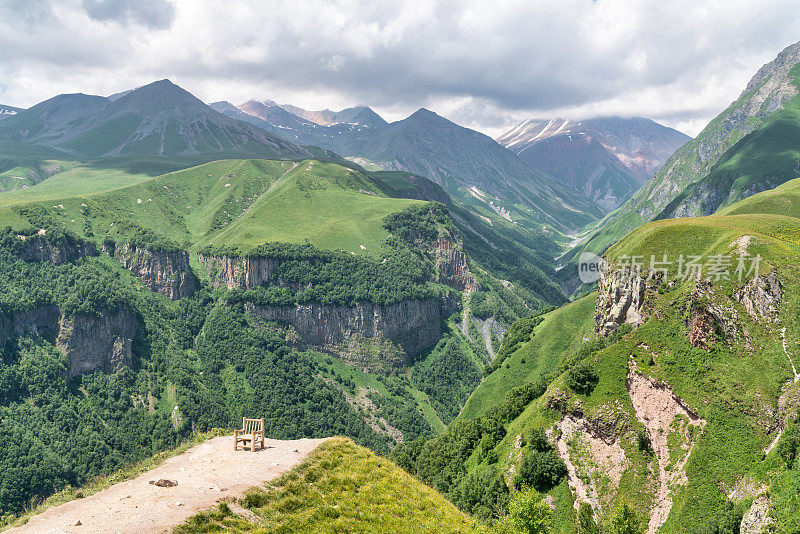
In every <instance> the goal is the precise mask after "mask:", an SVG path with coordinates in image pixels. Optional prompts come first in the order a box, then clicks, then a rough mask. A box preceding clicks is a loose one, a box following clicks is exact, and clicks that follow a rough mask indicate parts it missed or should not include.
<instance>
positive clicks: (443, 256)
mask: <svg viewBox="0 0 800 534" xmlns="http://www.w3.org/2000/svg"><path fill="white" fill-rule="evenodd" d="M433 255H434V258H435V262H436V281H437V282H439V283H440V284H445V285H448V286H450V287H452V288H453V289H458V290H459V291H466V292H470V291H475V290H477V289H480V286H479V285H478V283H477V282H476V281H475V278H474V277H473V276H472V272H471V271H470V270H469V266H468V265H467V255H466V254H464V251H463V250H462V249H461V243H460V240H459V242H456V241H455V240H453V239H452V238H450V237H447V236H439V238H438V239H437V240H436V248H435V249H434V252H433Z"/></svg>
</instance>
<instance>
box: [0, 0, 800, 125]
mask: <svg viewBox="0 0 800 534" xmlns="http://www.w3.org/2000/svg"><path fill="white" fill-rule="evenodd" d="M8 1H10V2H13V3H14V4H15V5H17V6H20V7H19V8H20V9H23V8H24V7H25V6H26V5H27V3H26V2H22V1H20V0H8ZM49 3H50V4H51V5H52V8H53V9H52V11H54V12H55V13H56V15H55V17H56V18H57V19H58V20H57V21H56V22H54V21H53V20H52V19H53V17H52V16H51V17H50V19H51V20H50V21H49V22H48V21H47V18H46V17H44V18H42V19H41V21H40V23H39V25H38V26H37V28H35V30H36V31H17V32H15V31H13V29H14V28H13V23H12V27H11V30H12V31H7V28H6V27H4V21H3V20H0V69H3V68H4V67H5V68H6V69H8V71H9V73H10V78H9V79H5V80H3V81H4V83H6V84H8V85H9V90H8V94H10V95H14V94H19V93H21V90H17V89H15V84H14V78H15V77H18V78H19V79H23V78H24V79H25V80H26V81H27V83H29V84H31V80H34V81H35V80H36V79H37V78H41V84H39V85H34V87H35V88H37V89H36V90H37V91H39V90H41V91H42V92H44V89H38V87H47V88H49V91H50V95H52V94H54V93H56V92H58V91H59V90H61V89H62V88H64V86H65V85H67V84H66V82H65V83H63V84H60V85H59V84H58V83H57V82H56V81H55V80H58V79H59V78H63V79H64V80H69V79H74V77H75V76H82V77H83V79H82V82H83V81H84V80H89V81H92V80H94V81H95V83H94V86H91V85H90V86H88V87H85V90H87V91H95V92H99V91H102V90H105V89H107V88H109V86H111V85H112V82H113V89H114V90H120V89H123V88H125V85H124V84H128V83H130V85H131V86H133V85H140V84H142V83H147V81H149V80H152V79H160V78H164V77H172V78H175V79H176V80H177V81H179V82H181V83H182V84H183V85H184V86H185V88H186V89H188V90H190V91H194V92H197V93H198V96H200V97H210V98H213V99H217V100H219V99H231V98H233V99H236V98H239V97H240V96H244V97H245V98H249V97H256V98H273V97H275V96H276V95H277V94H280V95H282V98H283V100H284V101H286V102H292V100H293V97H292V95H293V94H295V93H297V94H305V95H309V94H311V93H314V94H315V95H317V96H318V97H315V99H316V100H317V101H324V100H325V98H326V95H327V97H328V98H329V99H333V100H337V101H340V102H341V101H343V100H344V101H347V102H349V103H350V104H366V105H371V106H375V107H379V108H381V107H383V108H392V109H395V110H399V109H410V110H412V111H413V109H416V108H417V107H420V106H425V107H432V108H434V109H437V105H444V104H447V106H449V108H446V109H447V111H448V112H449V113H451V117H452V118H454V119H456V120H458V121H460V122H464V123H468V124H470V125H472V126H480V125H483V126H484V127H485V128H497V127H501V126H502V125H503V124H505V123H506V122H508V121H514V120H516V119H517V118H525V115H526V114H528V113H533V112H535V113H537V114H547V113H561V112H562V110H578V111H579V112H583V110H589V112H590V113H595V114H596V113H609V112H613V113H620V110H622V111H628V110H629V112H630V113H635V114H642V115H649V116H654V117H657V116H660V117H672V118H673V120H692V118H693V117H694V118H696V117H699V116H701V115H702V116H703V117H705V116H707V114H708V113H710V112H709V111H708V110H713V109H722V108H724V107H725V105H727V104H728V103H729V102H730V101H732V100H733V99H734V98H736V96H738V92H739V91H741V89H742V87H743V86H744V84H745V83H746V81H747V76H749V75H751V74H752V73H754V72H755V70H756V69H757V68H758V67H759V66H760V64H761V63H763V62H765V61H768V60H770V59H771V58H772V57H773V56H774V55H775V54H776V53H777V52H778V51H780V49H781V48H783V46H786V45H788V44H789V43H790V42H792V41H793V40H797V39H798V36H799V35H800V33H799V32H798V31H797V30H798V27H800V11H798V10H797V9H795V6H794V4H795V3H796V0H771V1H770V2H768V3H763V4H754V3H752V2H751V1H750V0H704V2H696V0H673V1H671V2H660V3H650V2H644V1H642V2H638V1H637V2H631V1H629V0H596V1H592V0H559V1H558V2H555V1H552V0H531V1H530V2H526V3H520V2H506V1H502V0H498V1H497V2H492V3H491V4H490V3H486V2H482V1H481V0H462V1H461V2H458V3H452V2H448V1H446V0H397V1H396V2H392V3H382V2H374V0H348V1H347V2H328V1H325V0H304V1H303V2H297V1H296V0H259V1H256V0H249V1H248V0H241V1H238V2H235V3H232V5H227V4H220V3H219V2H216V1H213V0H174V1H171V2H166V1H165V0H152V1H147V0H50V2H49ZM2 5H3V2H2V1H0V10H2V9H3V8H2ZM45 5H47V2H45ZM81 5H82V6H83V8H84V9H81ZM76 12H77V13H78V14H79V15H80V17H76V16H75V13H76ZM84 13H85V14H84ZM86 16H88V17H91V18H92V19H95V20H99V21H115V22H117V23H120V24H123V25H131V24H136V25H141V26H145V27H146V28H150V29H159V30H161V29H165V28H170V30H169V31H150V32H148V31H147V30H146V29H145V30H143V31H135V32H133V31H118V29H117V28H115V27H114V26H113V25H93V26H95V27H94V28H93V31H92V32H85V31H82V30H83V29H84V27H85V26H86V24H85V20H86ZM2 18H3V17H0V19H2ZM98 26H99V27H98ZM223 29H224V30H223ZM88 33H91V35H87V34H88ZM32 37H35V38H32ZM42 72H46V73H47V75H46V77H45V76H42V75H41V74H40V73H42ZM709 85H713V86H715V87H716V88H715V87H712V88H710V89H709V88H708V86H709ZM209 87H213V94H208V95H206V94H203V88H209ZM245 87H246V88H249V89H248V91H252V92H253V94H249V95H242V91H243V88H245ZM70 89H71V87H70ZM15 91H16V92H15ZM227 91H230V93H231V94H228V92H227ZM234 95H235V96H234ZM636 95H639V97H638V99H637V97H636ZM641 95H646V97H644V98H643V97H642V96H641ZM37 96H38V93H37ZM31 98H32V97H31ZM458 102H461V103H462V104H461V107H459V106H458V104H457V103H458ZM10 103H13V102H10ZM298 103H301V104H302V102H298ZM322 105H323V106H325V105H326V104H324V103H323V104H322ZM684 117H685V119H684Z"/></svg>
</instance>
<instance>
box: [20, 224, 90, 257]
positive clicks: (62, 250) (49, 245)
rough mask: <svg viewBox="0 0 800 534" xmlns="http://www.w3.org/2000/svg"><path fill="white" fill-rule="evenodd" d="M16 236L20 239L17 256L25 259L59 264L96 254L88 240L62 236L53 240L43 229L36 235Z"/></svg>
mask: <svg viewBox="0 0 800 534" xmlns="http://www.w3.org/2000/svg"><path fill="white" fill-rule="evenodd" d="M18 238H19V239H20V241H21V246H20V248H19V257H20V258H21V259H23V260H25V261H49V262H52V263H53V264H55V265H61V264H62V263H66V262H73V261H76V260H79V259H80V258H86V257H88V256H96V255H97V248H96V247H95V246H94V244H92V243H89V242H88V241H82V240H79V239H74V238H64V239H59V240H58V241H56V242H54V241H53V240H51V239H49V238H48V237H47V233H46V231H45V230H44V229H42V230H39V233H38V234H36V235H32V236H22V235H20V236H18Z"/></svg>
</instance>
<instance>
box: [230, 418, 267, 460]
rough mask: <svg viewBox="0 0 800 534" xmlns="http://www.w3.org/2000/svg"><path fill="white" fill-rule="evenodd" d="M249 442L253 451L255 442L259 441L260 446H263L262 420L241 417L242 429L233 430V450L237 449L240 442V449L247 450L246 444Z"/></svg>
mask: <svg viewBox="0 0 800 534" xmlns="http://www.w3.org/2000/svg"><path fill="white" fill-rule="evenodd" d="M248 442H249V443H250V450H251V451H253V452H255V450H256V443H261V448H262V449H263V448H264V420H263V419H248V418H246V417H242V429H241V430H234V431H233V450H234V451H238V450H239V444H240V443H241V444H242V450H245V451H246V450H247V444H248Z"/></svg>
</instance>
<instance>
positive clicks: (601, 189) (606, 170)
mask: <svg viewBox="0 0 800 534" xmlns="http://www.w3.org/2000/svg"><path fill="white" fill-rule="evenodd" d="M689 139H690V138H689V137H688V136H686V135H684V134H682V133H681V132H678V131H677V130H674V129H672V128H668V127H666V126H663V125H661V124H658V123H656V122H655V121H652V120H650V119H645V118H642V117H633V118H629V119H625V118H621V117H601V118H594V119H585V120H580V121H572V120H566V119H558V118H556V119H529V120H526V121H523V122H521V123H519V124H518V125H517V126H515V127H514V128H512V129H511V130H509V131H508V132H506V133H505V134H503V135H501V136H499V137H498V138H497V139H496V140H497V142H498V143H500V144H501V145H503V146H505V147H506V148H508V149H509V150H511V151H513V152H515V153H516V154H517V155H518V156H519V157H520V159H522V160H523V161H524V162H525V163H526V164H527V165H529V166H530V167H532V168H535V169H540V170H542V171H544V172H546V173H548V174H550V175H552V176H557V177H560V178H563V179H565V180H566V181H567V183H569V184H570V185H572V186H573V187H576V188H578V189H580V190H581V191H582V192H583V193H584V194H586V195H587V196H588V197H590V198H592V199H593V200H594V201H595V202H597V203H598V204H600V205H601V206H602V207H603V208H604V209H605V210H606V211H613V210H614V209H616V208H617V207H619V206H620V205H621V204H622V203H623V202H624V201H625V200H627V199H628V198H630V196H631V195H632V194H633V193H635V192H636V190H637V189H638V188H639V187H640V186H641V185H642V184H643V183H644V182H646V181H647V180H648V179H649V178H650V177H651V176H652V174H653V172H654V171H655V170H657V169H658V168H659V167H660V166H661V165H662V164H663V163H664V161H666V159H667V158H668V157H669V156H670V155H671V154H672V153H673V152H674V151H675V150H676V149H677V148H678V147H680V146H681V145H682V144H683V143H685V142H686V141H688V140H689Z"/></svg>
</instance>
